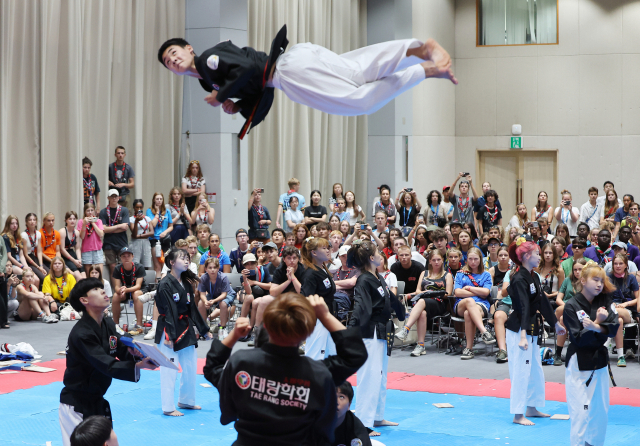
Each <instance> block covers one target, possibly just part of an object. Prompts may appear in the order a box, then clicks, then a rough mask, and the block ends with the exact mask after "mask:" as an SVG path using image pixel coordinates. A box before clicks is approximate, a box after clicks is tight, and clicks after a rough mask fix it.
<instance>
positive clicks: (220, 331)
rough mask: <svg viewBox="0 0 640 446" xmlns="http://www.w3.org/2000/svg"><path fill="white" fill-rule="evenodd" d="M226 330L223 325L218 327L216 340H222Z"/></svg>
mask: <svg viewBox="0 0 640 446" xmlns="http://www.w3.org/2000/svg"><path fill="white" fill-rule="evenodd" d="M226 331H227V329H226V328H224V327H218V340H219V341H222V340H223V339H224V337H225V332H226Z"/></svg>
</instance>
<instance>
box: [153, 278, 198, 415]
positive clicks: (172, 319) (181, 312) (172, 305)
mask: <svg viewBox="0 0 640 446" xmlns="http://www.w3.org/2000/svg"><path fill="white" fill-rule="evenodd" d="M194 299H195V294H194V292H193V287H192V286H191V284H190V283H189V282H187V281H182V282H179V281H178V280H177V279H176V278H175V277H173V275H171V274H167V275H166V276H165V277H164V279H162V280H161V281H160V283H159V284H158V291H157V292H156V305H157V306H158V313H160V316H159V317H158V325H157V328H156V337H155V343H156V344H158V348H159V349H160V351H161V352H162V353H163V354H164V355H165V356H166V357H167V358H169V360H170V361H171V362H176V361H177V362H179V363H180V366H181V367H182V376H181V378H180V398H179V399H178V402H179V403H181V404H184V405H187V406H195V404H196V370H197V355H196V347H197V345H198V338H197V337H196V333H195V331H194V329H193V327H194V326H196V327H197V328H198V332H199V333H200V334H201V335H204V334H205V333H208V332H209V327H207V325H206V324H205V322H204V320H203V319H202V316H201V315H200V312H199V311H198V307H197V302H194ZM165 339H169V340H170V341H171V342H172V343H173V348H171V347H169V346H167V345H165V343H164V340H165ZM177 374H178V371H177V370H174V369H170V368H168V367H160V385H161V388H160V394H161V397H162V411H163V412H166V413H169V412H173V411H174V410H176V408H175V404H174V389H175V384H176V376H177Z"/></svg>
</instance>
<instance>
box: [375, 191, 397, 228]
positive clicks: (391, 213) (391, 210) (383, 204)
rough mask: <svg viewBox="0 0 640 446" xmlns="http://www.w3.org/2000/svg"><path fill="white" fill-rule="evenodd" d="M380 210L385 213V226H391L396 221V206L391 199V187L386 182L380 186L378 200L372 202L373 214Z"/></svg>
mask: <svg viewBox="0 0 640 446" xmlns="http://www.w3.org/2000/svg"><path fill="white" fill-rule="evenodd" d="M380 211H384V212H386V213H387V227H388V228H389V229H390V228H393V227H394V226H395V223H396V207H395V205H394V204H393V200H392V199H391V188H389V186H387V185H386V184H383V185H381V186H380V201H376V202H375V203H374V204H373V215H374V216H375V215H376V214H377V213H378V212H380Z"/></svg>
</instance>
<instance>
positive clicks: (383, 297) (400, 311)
mask: <svg viewBox="0 0 640 446" xmlns="http://www.w3.org/2000/svg"><path fill="white" fill-rule="evenodd" d="M353 297H354V304H353V315H352V316H351V319H349V327H360V330H361V332H362V337H363V338H373V333H374V330H375V331H376V332H377V337H378V339H387V321H389V319H390V318H391V308H392V307H393V309H394V310H395V312H396V314H397V316H398V319H400V320H402V321H403V320H404V317H405V307H404V305H402V304H401V303H400V301H399V300H398V298H397V297H396V296H395V294H393V293H391V292H390V291H389V286H388V285H387V282H386V281H385V280H384V279H383V278H382V277H380V274H378V273H377V272H376V275H375V276H374V275H373V274H371V273H370V272H363V273H362V274H361V275H360V277H358V280H357V281H356V287H355V292H354V294H353Z"/></svg>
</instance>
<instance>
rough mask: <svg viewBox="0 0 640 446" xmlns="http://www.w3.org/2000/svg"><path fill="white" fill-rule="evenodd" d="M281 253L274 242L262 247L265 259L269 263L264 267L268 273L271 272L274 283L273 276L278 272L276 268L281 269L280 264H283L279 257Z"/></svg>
mask: <svg viewBox="0 0 640 446" xmlns="http://www.w3.org/2000/svg"><path fill="white" fill-rule="evenodd" d="M283 249H284V247H283ZM279 251H280V250H279V249H278V247H277V245H276V244H275V243H274V242H273V241H271V242H269V243H267V244H266V245H264V246H263V247H262V252H263V253H264V255H265V259H266V261H267V263H266V264H265V265H264V266H265V267H266V268H267V271H269V274H270V275H271V280H272V281H273V275H274V274H275V272H276V268H277V267H279V266H280V263H281V262H282V258H281V257H280V256H279V255H278V253H279Z"/></svg>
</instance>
